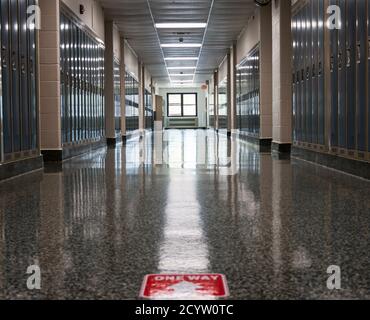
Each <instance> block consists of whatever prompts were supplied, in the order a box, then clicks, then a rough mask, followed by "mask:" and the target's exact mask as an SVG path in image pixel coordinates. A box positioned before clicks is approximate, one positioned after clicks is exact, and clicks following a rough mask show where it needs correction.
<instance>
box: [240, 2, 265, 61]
mask: <svg viewBox="0 0 370 320" xmlns="http://www.w3.org/2000/svg"><path fill="white" fill-rule="evenodd" d="M260 21H261V19H260V9H259V8H257V9H256V11H255V13H254V15H253V16H252V17H251V18H250V19H249V20H248V22H247V25H246V27H245V28H244V30H243V32H242V33H241V34H240V36H239V38H238V43H237V46H236V63H237V64H238V63H240V62H241V61H242V60H243V58H244V57H245V55H246V53H248V52H250V51H251V50H252V49H253V48H254V47H255V46H256V44H257V43H258V42H259V41H260Z"/></svg>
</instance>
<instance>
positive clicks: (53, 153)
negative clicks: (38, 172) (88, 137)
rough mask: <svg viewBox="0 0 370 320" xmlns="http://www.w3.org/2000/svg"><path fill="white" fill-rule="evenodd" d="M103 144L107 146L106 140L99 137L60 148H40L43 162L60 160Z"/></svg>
mask: <svg viewBox="0 0 370 320" xmlns="http://www.w3.org/2000/svg"><path fill="white" fill-rule="evenodd" d="M105 146H107V143H106V140H105V139H101V140H97V141H93V142H89V143H83V144H75V145H70V146H65V147H63V149H62V150H42V151H41V153H42V155H43V157H44V162H62V161H64V160H67V159H70V158H73V157H76V156H79V155H82V154H84V153H87V152H90V151H93V150H95V149H98V148H101V147H105Z"/></svg>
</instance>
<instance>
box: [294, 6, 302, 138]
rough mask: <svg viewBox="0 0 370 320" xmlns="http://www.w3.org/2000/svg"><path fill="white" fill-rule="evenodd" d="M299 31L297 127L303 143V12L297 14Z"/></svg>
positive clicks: (297, 38)
mask: <svg viewBox="0 0 370 320" xmlns="http://www.w3.org/2000/svg"><path fill="white" fill-rule="evenodd" d="M296 24H297V31H296V56H297V66H296V70H295V73H296V76H295V77H296V87H297V89H296V90H297V108H296V127H297V140H298V141H302V83H301V68H302V56H301V54H302V48H301V46H302V44H301V37H302V11H300V12H299V13H298V14H297V19H296Z"/></svg>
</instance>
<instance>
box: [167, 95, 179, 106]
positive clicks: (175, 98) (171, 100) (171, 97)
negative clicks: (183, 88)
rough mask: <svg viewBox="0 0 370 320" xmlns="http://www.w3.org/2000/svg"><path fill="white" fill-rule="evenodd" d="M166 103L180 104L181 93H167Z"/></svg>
mask: <svg viewBox="0 0 370 320" xmlns="http://www.w3.org/2000/svg"><path fill="white" fill-rule="evenodd" d="M168 103H169V104H170V105H171V104H177V105H181V94H170V95H168Z"/></svg>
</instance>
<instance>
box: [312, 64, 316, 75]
mask: <svg viewBox="0 0 370 320" xmlns="http://www.w3.org/2000/svg"><path fill="white" fill-rule="evenodd" d="M315 77H316V65H315V64H313V65H312V78H315Z"/></svg>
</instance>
